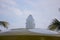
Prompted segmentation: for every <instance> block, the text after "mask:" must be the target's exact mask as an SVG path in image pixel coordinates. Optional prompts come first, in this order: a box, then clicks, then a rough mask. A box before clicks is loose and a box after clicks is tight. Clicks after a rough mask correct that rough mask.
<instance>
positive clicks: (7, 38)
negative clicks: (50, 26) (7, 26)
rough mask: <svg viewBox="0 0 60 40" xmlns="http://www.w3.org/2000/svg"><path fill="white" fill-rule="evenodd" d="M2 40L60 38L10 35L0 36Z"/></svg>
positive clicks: (51, 39)
mask: <svg viewBox="0 0 60 40" xmlns="http://www.w3.org/2000/svg"><path fill="white" fill-rule="evenodd" d="M0 40H60V37H55V36H39V35H13V36H12V35H10V36H0Z"/></svg>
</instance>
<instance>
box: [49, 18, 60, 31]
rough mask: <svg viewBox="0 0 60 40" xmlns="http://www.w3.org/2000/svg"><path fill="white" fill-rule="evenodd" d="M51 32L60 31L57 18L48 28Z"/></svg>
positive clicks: (59, 23)
mask: <svg viewBox="0 0 60 40" xmlns="http://www.w3.org/2000/svg"><path fill="white" fill-rule="evenodd" d="M48 29H49V30H57V31H58V30H60V22H59V20H57V19H56V18H55V19H54V20H53V22H52V23H51V24H50V25H49V27H48Z"/></svg>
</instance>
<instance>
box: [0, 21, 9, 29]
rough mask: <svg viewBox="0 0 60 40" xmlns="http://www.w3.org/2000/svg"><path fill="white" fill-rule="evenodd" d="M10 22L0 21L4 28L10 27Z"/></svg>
mask: <svg viewBox="0 0 60 40" xmlns="http://www.w3.org/2000/svg"><path fill="white" fill-rule="evenodd" d="M8 24H9V23H8V22H6V21H0V25H2V26H3V27H4V28H8Z"/></svg>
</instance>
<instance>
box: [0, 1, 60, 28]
mask: <svg viewBox="0 0 60 40" xmlns="http://www.w3.org/2000/svg"><path fill="white" fill-rule="evenodd" d="M59 8H60V0H0V21H1V20H3V21H7V22H9V23H10V25H9V26H10V27H9V28H14V27H15V28H17V27H25V23H26V19H27V17H28V16H29V14H32V16H33V18H34V19H35V24H36V28H47V27H48V25H49V24H50V23H51V22H52V19H54V18H57V19H58V20H60V12H59V10H58V9H59Z"/></svg>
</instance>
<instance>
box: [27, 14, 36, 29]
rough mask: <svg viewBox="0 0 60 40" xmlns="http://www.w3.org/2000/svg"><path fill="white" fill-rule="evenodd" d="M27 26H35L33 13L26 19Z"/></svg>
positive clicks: (30, 27)
mask: <svg viewBox="0 0 60 40" xmlns="http://www.w3.org/2000/svg"><path fill="white" fill-rule="evenodd" d="M26 28H27V29H33V28H35V23H34V19H33V17H32V15H29V16H28V18H27V19H26Z"/></svg>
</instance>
